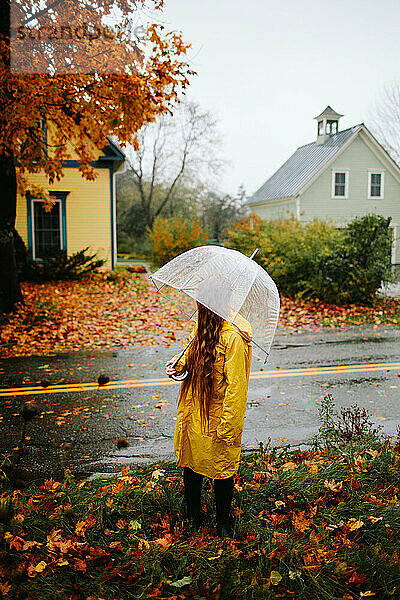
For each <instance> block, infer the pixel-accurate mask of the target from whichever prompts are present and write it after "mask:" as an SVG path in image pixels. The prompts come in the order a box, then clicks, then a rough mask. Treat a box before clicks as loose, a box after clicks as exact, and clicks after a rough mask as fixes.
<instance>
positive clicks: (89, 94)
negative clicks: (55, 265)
mask: <svg viewBox="0 0 400 600" xmlns="http://www.w3.org/2000/svg"><path fill="white" fill-rule="evenodd" d="M10 4H11V3H10V0H1V1H0V186H1V189H2V191H3V202H2V208H1V213H0V286H1V287H0V310H2V311H10V310H12V309H13V307H14V305H15V303H16V302H18V301H20V300H22V295H21V291H20V288H19V284H18V280H17V275H16V267H15V258H14V239H13V236H14V234H13V231H14V223H15V213H16V193H17V186H18V189H19V191H20V192H21V193H23V192H24V190H25V189H26V187H27V175H29V173H37V172H43V173H44V174H45V175H46V176H47V178H48V181H49V183H53V182H54V181H56V180H59V179H60V178H61V177H62V175H63V165H64V161H65V160H67V159H69V158H70V157H71V149H73V152H74V154H75V156H76V157H77V160H78V162H79V171H80V173H81V175H82V176H83V177H85V178H86V179H88V180H93V179H95V177H96V171H95V168H94V167H93V165H92V164H91V163H92V162H93V161H94V160H95V158H96V157H97V153H98V150H99V149H100V150H101V149H102V148H104V147H105V146H106V145H107V143H108V140H107V136H108V135H113V136H115V137H116V138H117V139H118V140H119V141H120V142H122V143H123V144H124V143H131V144H133V146H134V147H136V148H138V141H137V132H138V130H139V129H140V128H141V127H142V126H143V125H144V124H146V123H149V122H152V121H154V120H155V118H156V117H157V116H159V115H162V114H164V113H166V112H171V110H172V108H173V106H174V104H175V103H176V101H177V99H178V95H179V92H180V91H181V90H182V89H183V88H185V87H186V86H187V85H188V82H189V80H188V77H189V76H190V75H191V74H192V71H191V70H190V69H189V66H188V64H187V63H186V62H185V54H186V51H187V48H188V46H187V45H186V44H184V42H183V40H182V37H181V35H180V34H179V33H176V32H166V31H165V30H164V27H163V26H162V25H161V24H157V23H152V24H150V25H149V26H148V27H147V30H146V31H145V32H144V37H143V38H142V39H141V40H140V43H138V41H137V40H130V39H124V40H122V39H118V42H122V41H123V43H115V36H114V37H112V35H111V34H110V32H109V31H107V35H106V34H105V33H104V25H103V20H104V17H106V16H107V15H109V14H110V12H111V10H113V11H117V12H118V11H119V14H120V15H122V16H120V21H121V23H122V24H123V25H124V24H125V25H127V23H128V22H129V18H130V17H129V16H130V15H131V14H132V13H135V11H137V10H138V8H139V7H144V8H147V9H149V8H152V9H154V11H157V10H160V9H161V8H162V5H163V2H162V0H139V1H136V0H90V1H86V0H56V1H54V0H53V1H50V0H46V2H44V3H43V2H40V3H39V2H33V3H32V2H30V3H28V2H24V1H23V0H18V1H15V2H13V3H12V4H13V10H14V11H15V15H16V16H15V15H14V16H15V18H16V19H17V20H16V23H17V24H18V23H20V27H24V28H25V29H24V31H25V37H26V38H29V31H35V32H36V33H35V34H33V33H32V35H35V36H36V38H35V44H36V45H35V48H34V50H33V51H32V52H25V53H24V52H23V47H22V50H21V51H20V54H19V55H18V48H16V49H15V48H13V47H11V51H10V39H12V38H10V31H11V33H12V30H10ZM66 18H67V19H73V26H74V28H75V31H76V27H78V28H79V27H81V28H85V27H86V28H87V24H88V23H89V24H90V26H91V28H92V29H91V31H93V30H97V29H98V30H100V29H101V30H102V31H103V34H104V35H102V36H100V35H99V36H97V37H96V36H94V35H88V36H86V38H85V39H82V36H80V37H74V38H73V39H67V43H68V46H67V50H68V52H67V54H66V55H65V53H64V54H63V53H62V52H59V51H58V50H57V48H56V49H55V50H54V48H53V49H52V45H51V44H50V43H49V39H46V37H45V36H44V35H43V36H42V37H41V36H40V35H39V34H38V33H37V32H38V30H39V28H40V31H49V30H51V28H54V27H56V26H57V24H58V23H62V22H65V19H66ZM121 30H122V29H121ZM12 52H17V56H16V57H15V56H14V57H13V55H12ZM12 58H14V59H15V58H16V59H18V60H17V62H19V63H20V65H19V71H18V70H16V71H14V70H12V69H11V67H10V64H11V59H12ZM90 60H91V61H92V63H91V64H93V65H94V66H93V67H92V68H91V69H89V68H87V63H88V61H89V62H90ZM82 65H84V66H85V65H86V68H82ZM43 118H45V119H46V120H47V121H48V122H49V123H51V124H52V125H53V128H52V129H49V131H48V136H47V140H46V136H45V134H44V131H43V128H42V124H43V121H42V120H43ZM16 165H17V166H18V168H17V169H16V168H15V167H16ZM30 189H31V190H33V191H34V192H35V194H37V195H38V197H42V198H44V200H45V201H47V203H48V204H49V203H50V202H51V200H50V197H49V196H48V193H47V192H46V190H44V189H41V188H34V187H32V186H30Z"/></svg>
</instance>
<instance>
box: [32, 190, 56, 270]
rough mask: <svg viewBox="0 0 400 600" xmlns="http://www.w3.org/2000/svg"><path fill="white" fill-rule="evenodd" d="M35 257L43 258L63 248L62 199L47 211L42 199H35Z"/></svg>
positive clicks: (33, 228) (33, 229)
mask: <svg viewBox="0 0 400 600" xmlns="http://www.w3.org/2000/svg"><path fill="white" fill-rule="evenodd" d="M32 232H33V258H34V259H38V258H39V259H41V258H42V259H43V258H46V256H48V255H49V254H52V253H53V252H55V251H57V250H62V233H61V232H62V221H61V201H60V200H56V201H55V203H54V205H53V207H52V209H51V210H50V211H49V212H47V211H46V210H45V208H44V202H43V201H42V200H33V227H32Z"/></svg>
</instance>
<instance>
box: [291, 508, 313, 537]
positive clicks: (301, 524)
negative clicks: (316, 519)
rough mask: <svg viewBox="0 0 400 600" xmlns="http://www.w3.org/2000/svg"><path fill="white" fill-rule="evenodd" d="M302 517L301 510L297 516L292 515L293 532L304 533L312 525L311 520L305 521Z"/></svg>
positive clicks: (303, 513)
mask: <svg viewBox="0 0 400 600" xmlns="http://www.w3.org/2000/svg"><path fill="white" fill-rule="evenodd" d="M304 515H305V511H304V510H301V511H299V512H298V513H297V514H296V513H293V516H292V523H293V527H294V529H295V531H298V532H299V533H304V531H306V529H309V528H310V527H311V525H312V523H313V520H312V519H306V518H305V516H304Z"/></svg>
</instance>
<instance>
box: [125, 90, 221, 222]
mask: <svg viewBox="0 0 400 600" xmlns="http://www.w3.org/2000/svg"><path fill="white" fill-rule="evenodd" d="M220 145H221V140H220V135H219V133H218V130H217V124H216V120H215V118H214V117H213V115H211V114H210V113H209V112H207V111H203V110H201V108H200V107H199V105H198V104H196V103H194V102H183V103H182V104H181V105H180V106H179V107H178V109H177V110H176V112H175V113H174V115H172V116H168V117H163V118H162V119H160V120H159V121H158V122H157V123H156V124H151V125H147V126H146V127H144V128H143V129H142V131H141V132H140V136H139V150H137V151H133V150H131V152H130V157H129V160H128V162H129V165H130V167H131V169H132V173H133V175H134V183H135V185H136V186H137V188H138V189H139V192H140V198H141V203H142V207H143V210H144V211H145V213H146V218H147V223H148V226H149V227H152V225H153V222H154V219H155V218H156V217H157V216H158V215H159V214H160V213H161V212H162V210H163V209H164V208H165V207H166V205H167V204H168V202H170V201H171V199H172V198H173V197H174V193H175V191H176V190H177V188H178V184H180V183H183V182H185V183H186V185H187V186H189V187H191V186H192V187H195V186H198V185H200V184H204V183H206V182H207V181H208V180H209V179H210V177H214V176H215V175H216V174H217V173H218V172H219V171H220V170H221V168H222V165H223V161H221V160H220V159H219V158H218V156H217V153H218V150H219V147H220ZM161 189H162V190H163V191H164V193H163V196H162V198H161V200H160V194H159V193H157V199H156V197H155V191H156V190H161ZM157 202H158V205H156V204H157Z"/></svg>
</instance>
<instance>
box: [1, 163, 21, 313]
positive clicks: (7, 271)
mask: <svg viewBox="0 0 400 600" xmlns="http://www.w3.org/2000/svg"><path fill="white" fill-rule="evenodd" d="M0 190H2V196H3V197H2V206H1V209H0V312H11V311H12V310H13V309H14V307H15V304H16V302H21V301H23V297H22V294H21V289H20V286H19V282H18V275H17V264H16V260H15V251H14V226H15V215H16V204H17V182H16V174H15V166H14V160H13V159H12V158H10V157H5V156H0Z"/></svg>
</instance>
